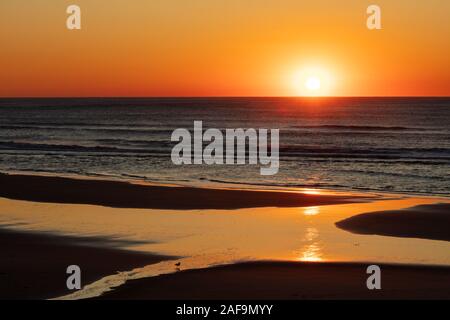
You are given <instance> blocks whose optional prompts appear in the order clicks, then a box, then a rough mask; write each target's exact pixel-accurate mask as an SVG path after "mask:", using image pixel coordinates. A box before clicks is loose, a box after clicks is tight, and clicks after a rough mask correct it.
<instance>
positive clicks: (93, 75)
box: [0, 0, 450, 97]
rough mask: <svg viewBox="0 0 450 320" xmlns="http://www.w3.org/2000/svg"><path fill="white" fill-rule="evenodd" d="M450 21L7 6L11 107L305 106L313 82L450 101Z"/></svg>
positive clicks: (219, 5) (252, 9) (362, 9)
mask: <svg viewBox="0 0 450 320" xmlns="http://www.w3.org/2000/svg"><path fill="white" fill-rule="evenodd" d="M70 4H77V5H79V6H80V8H81V15H82V16H81V27H82V29H81V30H68V29H67V28H66V19H67V16H68V14H66V8H67V6H68V5H70ZM370 4H377V5H379V6H380V7H381V10H382V16H381V19H382V30H368V29H367V27H366V19H367V14H366V8H367V6H368V5H370ZM449 17H450V1H441V0H428V1H407V0H398V1H388V0H374V1H362V0H345V1H333V0H315V1H301V0H192V1H185V0H164V1H162V0H160V1H145V0H96V1H88V0H72V1H66V0H64V1H58V2H55V1H54V0H32V1H30V0H2V1H1V2H0V40H1V50H0V67H1V68H0V69H1V73H0V97H25V96H29V97H31V96H32V97H39V96H47V97H49V96H58V97H63V96H71V97H76V96H81V97H82V96H91V97H92V96H296V95H304V91H303V89H304V88H303V89H299V86H302V85H303V82H302V81H303V79H301V80H299V77H300V78H301V77H302V74H306V73H308V72H309V73H311V77H309V78H308V79H306V80H307V81H306V86H310V87H311V88H310V89H314V87H315V86H316V85H317V84H316V82H315V80H317V79H316V78H318V80H320V82H321V83H322V87H323V88H322V90H323V91H322V92H321V93H322V94H321V95H332V96H450V59H449V57H450V41H449V39H450V23H449V21H448V19H449ZM299 82H301V83H300V84H299ZM325 86H326V89H324V88H325Z"/></svg>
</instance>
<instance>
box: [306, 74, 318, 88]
mask: <svg viewBox="0 0 450 320" xmlns="http://www.w3.org/2000/svg"><path fill="white" fill-rule="evenodd" d="M320 85H321V81H320V78H318V77H309V78H308V79H306V82H305V87H306V88H307V89H308V90H311V91H317V90H320Z"/></svg>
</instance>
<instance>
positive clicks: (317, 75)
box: [292, 66, 332, 96]
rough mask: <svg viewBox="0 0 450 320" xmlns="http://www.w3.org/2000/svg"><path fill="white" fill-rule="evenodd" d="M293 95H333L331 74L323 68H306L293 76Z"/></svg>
mask: <svg viewBox="0 0 450 320" xmlns="http://www.w3.org/2000/svg"><path fill="white" fill-rule="evenodd" d="M292 85H293V90H294V91H293V94H294V95H299V96H328V95H331V94H332V90H331V89H332V88H331V87H332V81H331V77H330V73H329V71H328V70H327V69H325V68H323V67H311V66H310V67H304V68H302V69H300V70H298V71H297V72H296V73H294V75H293V81H292Z"/></svg>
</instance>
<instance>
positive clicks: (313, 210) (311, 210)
mask: <svg viewBox="0 0 450 320" xmlns="http://www.w3.org/2000/svg"><path fill="white" fill-rule="evenodd" d="M319 211H320V208H319V207H306V208H303V214H304V215H305V216H315V215H316V214H319Z"/></svg>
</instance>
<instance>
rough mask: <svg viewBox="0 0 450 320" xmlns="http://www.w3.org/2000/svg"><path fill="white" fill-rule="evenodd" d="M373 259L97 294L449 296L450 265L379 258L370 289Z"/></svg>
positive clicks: (229, 273)
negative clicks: (376, 281)
mask: <svg viewBox="0 0 450 320" xmlns="http://www.w3.org/2000/svg"><path fill="white" fill-rule="evenodd" d="M370 264H371V263H345V262H284V261H256V262H242V263H236V264H231V265H225V266H215V267H210V268H206V269H195V270H185V271H179V272H176V273H171V274H164V275H159V276H156V277H150V278H143V279H138V280H130V281H127V282H126V283H125V284H123V285H122V286H120V287H118V288H115V289H113V290H112V291H108V292H106V293H104V294H103V295H102V296H100V297H95V298H92V299H94V300H117V299H118V300H128V299H137V300H265V299H268V300H299V299H301V300H322V299H333V300H341V299H343V300H345V299H363V300H365V299H392V300H396V299H445V300H449V299H450V289H449V287H448V283H449V282H450V267H446V266H442V267H441V266H416V265H403V264H398V265H397V264H379V266H380V268H381V270H382V280H381V287H382V290H368V289H367V287H366V280H367V278H368V275H367V273H366V269H367V267H368V266H369V265H370Z"/></svg>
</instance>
